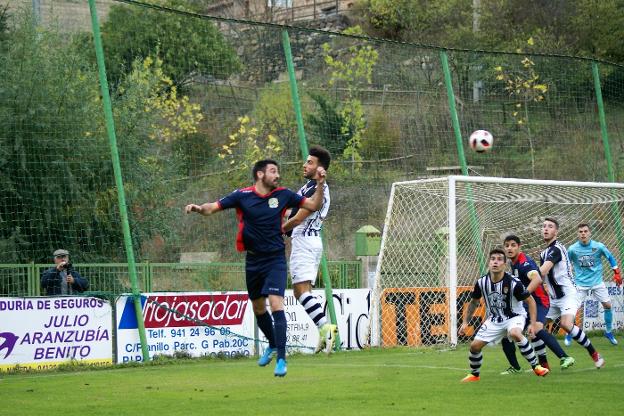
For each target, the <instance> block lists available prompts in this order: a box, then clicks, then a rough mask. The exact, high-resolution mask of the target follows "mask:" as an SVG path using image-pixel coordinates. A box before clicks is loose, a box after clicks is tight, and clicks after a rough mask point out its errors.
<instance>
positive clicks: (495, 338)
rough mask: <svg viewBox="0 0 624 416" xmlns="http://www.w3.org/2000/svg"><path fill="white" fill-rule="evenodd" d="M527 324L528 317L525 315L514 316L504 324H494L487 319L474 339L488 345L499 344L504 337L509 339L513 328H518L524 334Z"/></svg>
mask: <svg viewBox="0 0 624 416" xmlns="http://www.w3.org/2000/svg"><path fill="white" fill-rule="evenodd" d="M525 322H526V317H525V316H524V315H518V316H514V317H513V318H510V319H506V320H504V321H503V322H494V321H492V320H490V319H486V321H485V322H483V324H481V326H480V327H479V330H478V331H477V333H476V334H475V337H474V339H476V340H479V341H483V342H487V343H497V342H499V341H500V340H501V339H503V338H504V337H509V334H510V333H511V330H512V329H513V328H518V330H519V331H520V332H522V330H523V329H524V324H525Z"/></svg>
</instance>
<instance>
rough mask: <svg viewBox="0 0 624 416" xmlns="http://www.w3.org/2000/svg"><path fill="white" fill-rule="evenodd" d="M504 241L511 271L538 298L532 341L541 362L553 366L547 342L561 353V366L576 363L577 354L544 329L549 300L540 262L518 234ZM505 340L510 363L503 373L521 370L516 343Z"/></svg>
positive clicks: (558, 355)
mask: <svg viewBox="0 0 624 416" xmlns="http://www.w3.org/2000/svg"><path fill="white" fill-rule="evenodd" d="M503 245H504V247H505V254H506V255H507V258H508V259H509V266H510V267H511V274H512V275H513V276H514V277H516V278H517V279H519V280H520V281H521V282H522V284H523V285H524V287H526V289H527V291H528V292H529V293H530V294H531V296H533V299H535V304H536V306H537V321H536V322H535V326H536V331H537V332H536V333H535V338H534V339H533V340H532V341H531V345H533V349H534V350H535V353H536V354H537V358H538V360H539V363H540V365H541V366H542V367H545V368H548V369H550V367H549V365H548V360H547V358H546V346H548V348H550V349H551V350H552V351H553V352H554V353H555V355H557V357H559V359H560V361H561V368H562V369H566V368H568V367H570V366H572V365H574V358H572V357H569V356H568V354H566V353H565V351H564V350H563V349H562V348H561V345H559V343H558V342H557V339H556V338H555V337H554V336H553V335H552V334H550V333H549V332H548V331H546V330H545V329H544V324H545V323H546V314H548V307H549V305H550V302H549V300H548V295H547V294H546V292H545V291H544V287H543V286H542V277H541V276H540V271H539V267H537V264H535V261H533V259H532V258H531V257H530V256H528V255H527V254H526V253H524V252H522V251H521V244H520V238H519V237H518V236H516V235H509V236H507V237H505V240H504V242H503ZM525 309H526V308H525ZM502 344H503V351H504V352H505V356H506V357H507V360H508V361H509V364H511V367H509V368H508V369H507V370H505V371H503V372H502V373H501V374H502V375H506V374H520V373H521V369H520V364H519V363H518V359H517V358H516V348H515V346H514V343H513V342H511V341H510V340H509V339H508V338H503V341H502Z"/></svg>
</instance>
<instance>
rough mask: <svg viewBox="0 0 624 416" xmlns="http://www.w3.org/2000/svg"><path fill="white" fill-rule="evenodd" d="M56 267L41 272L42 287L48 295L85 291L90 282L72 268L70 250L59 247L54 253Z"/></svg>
mask: <svg viewBox="0 0 624 416" xmlns="http://www.w3.org/2000/svg"><path fill="white" fill-rule="evenodd" d="M53 256H54V264H55V267H52V268H50V269H48V270H46V271H44V272H43V273H42V274H41V288H42V289H45V291H46V294H47V295H48V296H51V295H71V294H73V293H76V292H78V293H80V292H84V291H85V290H87V289H88V288H89V282H88V281H87V279H85V278H84V277H82V276H80V274H79V273H78V272H77V271H76V270H74V269H73V268H72V264H71V263H70V262H69V251H67V250H63V249H58V250H56V251H55V252H54V253H53Z"/></svg>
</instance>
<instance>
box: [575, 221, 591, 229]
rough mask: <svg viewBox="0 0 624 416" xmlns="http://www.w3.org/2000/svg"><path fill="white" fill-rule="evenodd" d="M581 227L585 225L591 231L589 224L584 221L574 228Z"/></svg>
mask: <svg viewBox="0 0 624 416" xmlns="http://www.w3.org/2000/svg"><path fill="white" fill-rule="evenodd" d="M583 227H587V228H588V229H589V230H590V231H591V228H590V226H589V224H587V223H586V222H582V223H580V224H579V225H578V226H577V227H576V228H583Z"/></svg>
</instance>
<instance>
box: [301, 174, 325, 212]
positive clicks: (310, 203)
mask: <svg viewBox="0 0 624 416" xmlns="http://www.w3.org/2000/svg"><path fill="white" fill-rule="evenodd" d="M316 172H317V176H318V179H317V180H316V191H314V195H312V198H308V199H306V200H305V201H303V204H301V207H300V208H304V209H307V210H308V211H310V212H314V211H318V210H319V209H321V206H323V190H324V188H325V176H327V172H325V169H324V168H323V167H321V166H319V167H318V168H317V169H316Z"/></svg>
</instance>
